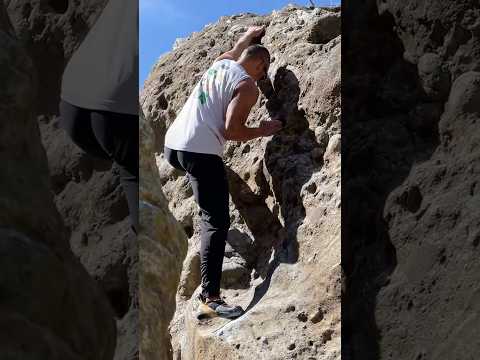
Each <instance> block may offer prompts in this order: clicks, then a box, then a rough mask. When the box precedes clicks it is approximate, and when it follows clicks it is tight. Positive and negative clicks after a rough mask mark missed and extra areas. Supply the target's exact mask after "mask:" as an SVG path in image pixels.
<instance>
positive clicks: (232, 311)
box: [198, 295, 244, 320]
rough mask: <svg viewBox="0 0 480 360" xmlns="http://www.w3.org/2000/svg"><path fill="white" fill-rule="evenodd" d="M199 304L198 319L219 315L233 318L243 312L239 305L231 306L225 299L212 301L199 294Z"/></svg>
mask: <svg viewBox="0 0 480 360" xmlns="http://www.w3.org/2000/svg"><path fill="white" fill-rule="evenodd" d="M199 299H200V301H201V304H200V306H199V310H200V311H199V314H198V319H199V320H200V319H204V318H211V317H215V316H219V317H222V318H226V319H235V318H237V317H239V316H241V315H242V314H243V313H244V310H243V309H242V307H241V306H231V305H228V304H227V303H226V302H225V301H223V300H221V299H218V300H214V301H205V299H204V297H203V296H201V295H200V296H199Z"/></svg>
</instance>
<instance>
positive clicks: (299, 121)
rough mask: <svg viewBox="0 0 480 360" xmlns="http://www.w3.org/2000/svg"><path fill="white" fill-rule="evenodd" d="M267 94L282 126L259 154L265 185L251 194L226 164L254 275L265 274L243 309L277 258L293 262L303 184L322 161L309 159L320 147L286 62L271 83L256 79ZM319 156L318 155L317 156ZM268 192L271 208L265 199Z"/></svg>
mask: <svg viewBox="0 0 480 360" xmlns="http://www.w3.org/2000/svg"><path fill="white" fill-rule="evenodd" d="M259 87H260V89H261V91H262V93H263V94H264V96H265V97H266V98H267V102H266V104H265V106H266V108H267V110H268V113H269V115H270V117H271V118H272V119H279V120H281V121H282V122H283V124H284V128H283V129H282V130H281V131H280V132H279V133H277V134H275V135H274V136H273V137H272V139H271V140H270V141H269V143H268V144H267V147H266V150H265V156H264V160H263V177H264V179H263V180H264V181H265V186H261V189H262V191H261V193H260V194H255V193H253V192H252V191H251V190H250V187H249V186H248V185H247V183H245V181H244V180H243V179H242V178H241V177H240V176H239V175H238V174H236V173H235V172H234V171H233V170H232V169H229V168H227V174H228V178H229V182H230V189H231V191H230V192H231V194H232V200H233V202H234V204H235V206H236V208H237V209H238V211H239V212H240V214H241V216H242V217H243V219H244V220H245V223H246V225H247V226H248V228H249V229H250V231H251V232H252V235H253V237H254V239H255V242H254V246H253V251H254V252H255V254H256V258H255V263H254V269H255V271H256V276H261V277H262V278H263V279H264V280H263V281H262V283H261V284H259V285H258V286H257V287H256V288H255V292H254V296H253V299H252V301H251V303H250V304H249V305H248V307H247V309H246V311H249V310H250V309H252V308H253V307H254V306H255V305H256V304H257V303H258V302H259V301H260V300H261V299H262V298H263V296H264V295H265V294H266V293H267V291H268V289H269V287H270V283H271V279H272V276H273V274H274V272H275V270H276V269H277V267H278V266H279V265H280V264H281V263H286V264H294V263H296V262H297V261H298V258H299V246H298V241H297V231H298V227H299V226H300V225H301V224H302V222H303V220H304V218H305V208H304V206H303V203H302V195H301V191H302V187H303V186H304V184H305V183H306V182H307V181H308V180H310V178H311V177H312V174H313V172H314V171H315V170H317V169H319V168H320V167H321V166H322V165H323V164H322V163H318V162H315V160H313V159H312V156H311V154H312V150H313V149H314V148H318V147H320V145H319V144H318V143H317V141H316V138H315V134H314V132H313V131H312V130H310V128H309V123H308V121H307V119H306V115H305V112H304V111H303V110H300V109H298V100H299V96H300V86H299V81H298V79H297V77H296V76H295V74H294V73H293V72H292V71H291V70H288V69H287V68H286V67H281V68H279V69H278V70H277V71H276V74H275V77H274V81H273V83H272V82H271V81H270V80H269V79H267V80H265V81H262V82H261V83H259ZM317 161H318V160H317ZM268 197H273V199H274V205H273V207H272V209H270V208H269V207H268V206H267V204H266V200H267V198H268Z"/></svg>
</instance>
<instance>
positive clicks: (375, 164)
mask: <svg viewBox="0 0 480 360" xmlns="http://www.w3.org/2000/svg"><path fill="white" fill-rule="evenodd" d="M344 9H346V11H344V12H343V14H342V15H343V19H344V21H345V23H346V24H349V26H348V28H349V29H351V30H350V31H349V32H348V33H349V34H350V35H349V36H344V39H343V45H344V49H345V53H344V54H343V59H342V60H343V64H342V65H343V66H344V67H343V69H342V85H344V86H345V88H344V91H343V92H342V102H343V103H344V104H345V108H344V109H342V110H343V111H342V137H343V141H344V144H345V146H344V147H343V148H342V152H343V153H342V160H343V162H342V165H343V172H342V176H343V177H342V179H343V181H345V183H343V184H342V196H343V198H344V199H348V202H347V201H344V202H343V211H344V214H342V231H343V232H344V234H342V235H345V239H346V241H348V243H347V242H345V243H342V264H344V271H345V289H346V291H345V293H344V297H343V299H345V303H346V304H347V305H348V306H346V307H345V308H343V309H342V326H343V330H344V333H343V334H344V336H343V337H342V350H343V349H344V351H343V353H342V358H343V359H347V360H350V359H418V360H420V359H475V358H476V357H477V356H478V355H477V354H478V353H479V351H480V342H479V340H478V336H476V334H478V332H479V324H480V322H479V321H478V317H479V304H480V302H479V301H478V294H479V284H480V281H479V280H480V275H479V265H478V261H477V259H478V249H479V248H478V244H479V240H478V239H479V236H478V234H479V229H480V227H479V220H478V219H479V209H480V208H479V206H478V204H479V192H478V184H477V183H478V178H479V171H480V168H479V164H480V162H479V154H480V152H479V150H480V148H479V144H480V141H479V132H478V121H479V116H480V101H479V99H480V85H479V79H480V77H479V76H480V72H479V71H480V57H479V52H480V42H479V29H480V22H479V14H480V6H479V4H478V2H458V1H441V2H428V3H427V2H424V1H418V0H408V1H403V2H395V1H390V0H383V1H367V2H365V4H361V5H360V4H356V3H355V2H352V1H348V2H347V4H346V6H345V7H344ZM367 164H368V165H367ZM343 215H344V216H343Z"/></svg>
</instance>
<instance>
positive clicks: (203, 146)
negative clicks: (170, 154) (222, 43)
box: [165, 59, 249, 157]
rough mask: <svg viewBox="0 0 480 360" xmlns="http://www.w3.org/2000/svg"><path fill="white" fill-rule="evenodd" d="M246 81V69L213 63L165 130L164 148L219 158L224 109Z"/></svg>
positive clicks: (223, 61)
mask: <svg viewBox="0 0 480 360" xmlns="http://www.w3.org/2000/svg"><path fill="white" fill-rule="evenodd" d="M248 78H249V75H248V74H247V72H246V71H245V69H244V68H243V67H242V66H241V65H239V64H237V63H236V62H235V61H232V60H226V59H225V60H220V61H217V62H215V63H213V65H212V66H211V67H210V69H208V70H207V71H206V72H205V74H203V76H202V78H201V79H200V82H199V83H198V84H197V85H196V86H195V88H194V89H193V92H192V94H191V95H190V97H189V98H188V100H187V102H186V103H185V105H184V106H183V108H182V110H181V111H180V113H179V114H178V116H177V118H176V119H175V121H174V122H173V124H172V125H171V126H170V127H169V128H168V131H167V134H166V135H165V146H167V147H169V148H170V149H173V150H183V151H190V152H195V153H202V154H214V155H219V156H220V157H222V155H223V147H224V145H225V142H226V141H225V138H224V137H223V131H224V129H225V115H226V113H227V107H228V104H229V103H230V100H231V99H232V95H233V92H234V91H235V88H236V87H237V85H238V83H239V82H240V81H242V80H245V79H248Z"/></svg>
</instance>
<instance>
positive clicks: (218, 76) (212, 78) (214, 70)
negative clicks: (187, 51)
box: [197, 62, 230, 105]
mask: <svg viewBox="0 0 480 360" xmlns="http://www.w3.org/2000/svg"><path fill="white" fill-rule="evenodd" d="M229 69H230V64H228V63H220V62H219V63H218V64H217V63H215V64H213V65H212V67H210V69H208V70H207V71H206V72H205V73H204V74H203V76H202V78H201V80H200V83H199V85H198V90H197V98H198V100H199V102H200V104H201V105H205V104H206V103H207V100H208V97H209V91H208V89H209V88H210V87H211V86H213V85H215V82H216V81H217V80H218V81H220V82H222V81H223V79H224V77H225V74H226V72H227V71H228V70H229Z"/></svg>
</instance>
